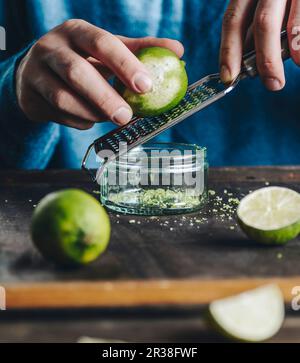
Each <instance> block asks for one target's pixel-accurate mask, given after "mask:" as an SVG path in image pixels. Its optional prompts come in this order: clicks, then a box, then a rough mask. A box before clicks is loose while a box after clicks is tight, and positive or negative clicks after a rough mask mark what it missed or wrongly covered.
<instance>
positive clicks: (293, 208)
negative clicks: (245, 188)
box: [237, 187, 300, 244]
mask: <svg viewBox="0 0 300 363" xmlns="http://www.w3.org/2000/svg"><path fill="white" fill-rule="evenodd" d="M237 216H238V222H239V224H240V226H241V228H242V230H243V231H244V232H245V233H246V234H247V236H248V237H249V238H251V239H253V240H254V241H257V242H261V243H265V244H284V243H286V242H288V241H290V240H292V239H294V238H296V237H297V236H298V235H299V233H300V194H299V193H297V192H295V191H294V190H291V189H288V188H282V187H268V188H262V189H259V190H256V191H255V192H253V193H251V194H249V195H247V196H246V197H245V198H244V199H242V200H241V202H240V204H239V207H238V210H237Z"/></svg>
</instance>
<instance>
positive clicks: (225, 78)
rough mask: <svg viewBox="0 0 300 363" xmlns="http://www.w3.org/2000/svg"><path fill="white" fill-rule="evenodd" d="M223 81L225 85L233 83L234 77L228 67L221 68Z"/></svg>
mask: <svg viewBox="0 0 300 363" xmlns="http://www.w3.org/2000/svg"><path fill="white" fill-rule="evenodd" d="M220 76H221V81H222V82H224V83H229V82H231V81H232V76H231V72H230V70H229V68H228V67H227V66H222V67H221V74H220Z"/></svg>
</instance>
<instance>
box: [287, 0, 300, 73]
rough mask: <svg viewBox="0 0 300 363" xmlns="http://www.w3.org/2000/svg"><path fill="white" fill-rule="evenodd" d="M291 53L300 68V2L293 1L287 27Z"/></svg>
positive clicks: (297, 0)
mask: <svg viewBox="0 0 300 363" xmlns="http://www.w3.org/2000/svg"><path fill="white" fill-rule="evenodd" d="M287 30H288V36H289V45H290V52H291V56H292V58H293V60H294V62H295V63H296V64H297V65H298V66H300V1H299V0H293V1H292V4H291V10H290V16H289V20H288V25H287Z"/></svg>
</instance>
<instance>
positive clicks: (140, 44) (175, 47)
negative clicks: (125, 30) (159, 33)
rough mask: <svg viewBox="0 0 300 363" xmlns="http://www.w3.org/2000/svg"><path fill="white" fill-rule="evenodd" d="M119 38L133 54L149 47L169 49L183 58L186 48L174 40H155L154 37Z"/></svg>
mask: <svg viewBox="0 0 300 363" xmlns="http://www.w3.org/2000/svg"><path fill="white" fill-rule="evenodd" d="M118 38H119V39H120V40H121V41H122V42H123V43H124V44H125V45H126V47H127V48H129V50H130V51H131V52H133V53H136V52H137V51H138V50H140V49H143V48H148V47H162V48H168V49H170V50H171V51H172V52H174V53H175V54H177V56H178V57H179V58H181V57H182V56H183V53H184V48H183V45H182V44H181V43H180V42H179V41H178V40H174V39H168V38H154V37H145V38H126V37H122V36H118Z"/></svg>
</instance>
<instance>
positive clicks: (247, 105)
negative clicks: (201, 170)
mask: <svg viewBox="0 0 300 363" xmlns="http://www.w3.org/2000/svg"><path fill="white" fill-rule="evenodd" d="M225 8H226V1H224V0H213V1H199V0H151V1H149V0H76V1H75V0H73V1H72V0H23V1H19V0H9V1H7V0H0V25H1V26H4V27H5V28H6V31H7V48H8V50H7V51H0V167H1V168H26V169H36V168H37V169H41V168H46V167H64V168H78V167H80V161H81V158H82V155H83V153H84V152H85V150H86V148H87V146H88V145H89V144H90V143H91V142H92V141H93V140H94V139H96V138H98V137H99V136H100V135H103V134H104V133H105V132H107V131H108V130H110V129H111V128H112V127H113V126H112V124H111V123H109V122H106V123H102V124H97V125H96V126H95V127H94V128H93V129H91V130H88V131H78V130H73V129H71V128H67V127H64V126H60V125H58V124H56V123H55V122H49V123H46V124H35V123H32V122H30V121H29V120H28V119H26V117H25V116H24V114H22V112H21V111H20V110H19V108H18V106H17V102H16V95H15V89H14V88H15V87H14V75H15V70H16V67H17V64H18V62H19V60H20V59H21V58H22V56H23V55H24V54H25V52H26V50H27V47H28V44H30V43H31V42H32V41H34V40H35V39H38V38H39V37H40V36H42V35H43V34H44V33H46V32H48V31H49V30H50V29H52V28H53V27H54V26H56V25H58V24H60V23H62V22H63V21H65V20H66V19H69V18H83V19H85V20H87V21H89V22H91V23H93V24H95V25H97V26H99V27H102V28H105V29H107V30H109V31H110V32H112V33H116V34H123V35H126V36H132V37H142V36H146V35H152V36H159V37H170V38H176V39H178V40H180V41H181V42H182V43H183V44H184V46H185V56H184V58H185V60H186V63H187V69H188V73H189V79H190V82H194V81H196V80H198V79H199V78H201V77H203V76H205V75H207V74H209V73H215V72H216V71H218V49H219V42H220V33H221V21H222V15H223V13H224V10H225ZM286 72H287V86H286V88H285V89H284V91H282V92H279V93H276V94H275V93H271V92H268V91H267V90H265V89H264V87H263V86H262V85H261V82H260V80H259V79H255V80H245V81H243V82H242V83H241V84H240V86H239V87H238V89H237V90H235V91H234V93H233V94H231V95H229V96H227V97H226V98H225V99H223V100H221V101H219V102H218V103H217V104H215V105H213V106H211V107H209V108H208V109H206V110H204V111H202V112H200V113H198V114H197V115H195V116H193V117H191V118H190V119H188V120H186V121H185V122H183V123H182V124H180V125H178V126H176V127H175V128H173V129H171V130H169V131H166V132H165V133H163V134H162V135H160V136H159V137H158V140H160V141H177V142H186V143H196V144H199V145H202V146H206V147H207V148H208V155H209V162H210V164H212V165H258V164H300V110H299V109H298V106H297V105H298V102H299V93H298V92H299V80H300V71H299V69H298V68H297V67H296V66H295V65H294V64H293V63H292V62H291V61H288V62H287V64H286Z"/></svg>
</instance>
